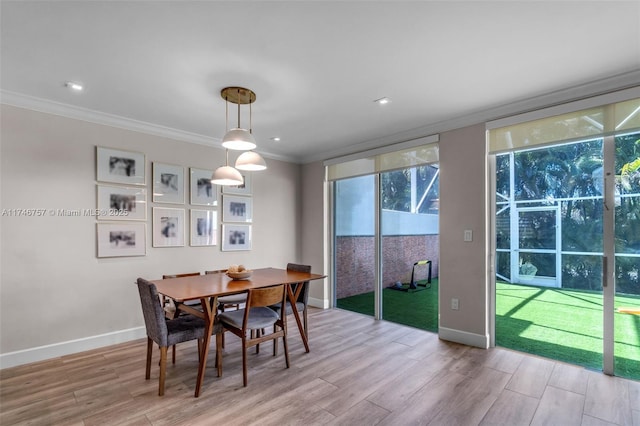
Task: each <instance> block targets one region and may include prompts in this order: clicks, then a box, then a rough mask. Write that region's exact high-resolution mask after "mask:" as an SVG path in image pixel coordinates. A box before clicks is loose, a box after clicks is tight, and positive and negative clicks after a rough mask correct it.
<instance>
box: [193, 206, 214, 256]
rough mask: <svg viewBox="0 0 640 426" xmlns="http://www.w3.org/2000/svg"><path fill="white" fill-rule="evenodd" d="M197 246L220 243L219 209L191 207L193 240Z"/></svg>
mask: <svg viewBox="0 0 640 426" xmlns="http://www.w3.org/2000/svg"><path fill="white" fill-rule="evenodd" d="M190 244H191V245H192V246H194V247H197V246H215V245H218V211H217V210H199V209H191V240H190Z"/></svg>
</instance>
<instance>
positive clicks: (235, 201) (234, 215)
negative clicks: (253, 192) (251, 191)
mask: <svg viewBox="0 0 640 426" xmlns="http://www.w3.org/2000/svg"><path fill="white" fill-rule="evenodd" d="M252 219H253V199H252V198H251V197H240V196H235V195H223V196H222V221H223V222H251V221H252Z"/></svg>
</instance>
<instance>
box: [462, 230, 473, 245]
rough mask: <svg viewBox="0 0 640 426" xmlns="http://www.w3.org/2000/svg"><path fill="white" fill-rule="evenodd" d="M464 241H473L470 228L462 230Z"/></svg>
mask: <svg viewBox="0 0 640 426" xmlns="http://www.w3.org/2000/svg"><path fill="white" fill-rule="evenodd" d="M464 241H465V242H470V241H473V231H472V230H471V229H465V230H464Z"/></svg>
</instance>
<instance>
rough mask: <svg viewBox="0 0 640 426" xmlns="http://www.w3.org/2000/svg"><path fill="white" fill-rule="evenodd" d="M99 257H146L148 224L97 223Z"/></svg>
mask: <svg viewBox="0 0 640 426" xmlns="http://www.w3.org/2000/svg"><path fill="white" fill-rule="evenodd" d="M96 225H97V226H96V243H97V244H96V245H97V257H99V258H100V257H124V256H144V255H146V252H147V224H146V223H144V222H138V223H135V222H132V223H124V222H122V223H97V224H96Z"/></svg>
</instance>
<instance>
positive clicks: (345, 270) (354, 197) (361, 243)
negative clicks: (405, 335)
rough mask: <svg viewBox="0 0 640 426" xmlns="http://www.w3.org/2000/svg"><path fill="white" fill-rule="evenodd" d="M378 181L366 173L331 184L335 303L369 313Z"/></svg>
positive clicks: (373, 308)
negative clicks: (332, 195)
mask: <svg viewBox="0 0 640 426" xmlns="http://www.w3.org/2000/svg"><path fill="white" fill-rule="evenodd" d="M377 180H378V176H377V175H368V176H360V177H355V178H351V179H343V180H338V181H336V182H335V185H334V203H333V210H334V238H333V250H334V276H335V287H334V288H335V293H334V294H335V300H336V305H335V306H337V307H339V308H343V309H348V310H352V311H355V312H360V313H364V314H368V315H374V314H375V311H376V302H375V293H376V292H377V290H376V282H377V272H376V271H377V270H378V266H377V265H378V264H377V261H376V253H377V245H378V242H377V241H378V240H377V235H376V221H377V220H376V217H377V201H376V200H377V196H376V194H377V188H378V185H377Z"/></svg>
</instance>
